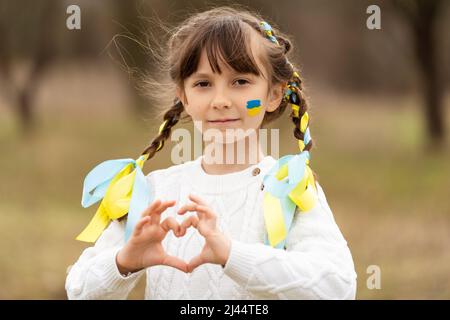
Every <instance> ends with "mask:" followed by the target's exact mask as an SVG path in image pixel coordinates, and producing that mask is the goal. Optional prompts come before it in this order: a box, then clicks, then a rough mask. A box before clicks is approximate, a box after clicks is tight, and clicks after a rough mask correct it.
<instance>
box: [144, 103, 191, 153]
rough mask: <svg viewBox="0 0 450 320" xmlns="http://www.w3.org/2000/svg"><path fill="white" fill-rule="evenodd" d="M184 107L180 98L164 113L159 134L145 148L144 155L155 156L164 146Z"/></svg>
mask: <svg viewBox="0 0 450 320" xmlns="http://www.w3.org/2000/svg"><path fill="white" fill-rule="evenodd" d="M183 110H184V107H183V104H182V103H181V101H180V100H178V99H177V100H175V103H174V105H173V106H172V107H171V108H170V109H169V110H168V111H167V112H166V113H164V116H163V119H164V122H163V123H162V124H161V126H160V127H159V132H158V135H157V136H156V137H155V138H154V139H153V140H152V142H151V143H150V145H149V146H148V147H146V148H145V149H144V151H143V152H142V155H144V156H145V155H148V157H147V160H148V159H151V158H153V156H154V155H155V154H156V152H158V151H159V150H161V149H162V148H163V147H164V141H166V140H167V139H168V138H169V137H170V133H171V131H172V127H173V126H175V125H176V124H177V123H178V121H179V120H180V116H181V113H182V112H183Z"/></svg>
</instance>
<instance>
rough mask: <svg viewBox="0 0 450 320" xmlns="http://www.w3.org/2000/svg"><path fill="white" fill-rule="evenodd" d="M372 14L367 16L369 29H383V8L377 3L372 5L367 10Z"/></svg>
mask: <svg viewBox="0 0 450 320" xmlns="http://www.w3.org/2000/svg"><path fill="white" fill-rule="evenodd" d="M366 13H367V14H370V16H369V17H368V18H367V21H366V26H367V29H369V30H375V29H377V30H380V29H381V9H380V7H379V6H377V5H376V4H373V5H370V6H368V7H367V10H366Z"/></svg>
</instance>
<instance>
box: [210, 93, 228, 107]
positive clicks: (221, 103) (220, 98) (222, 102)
mask: <svg viewBox="0 0 450 320" xmlns="http://www.w3.org/2000/svg"><path fill="white" fill-rule="evenodd" d="M211 106H212V107H213V108H214V109H229V108H230V107H231V101H230V100H229V99H228V98H227V97H226V96H225V94H224V93H222V92H218V93H217V94H216V95H215V96H214V98H213V100H212V102H211Z"/></svg>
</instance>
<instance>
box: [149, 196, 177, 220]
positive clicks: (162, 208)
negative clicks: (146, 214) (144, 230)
mask: <svg viewBox="0 0 450 320" xmlns="http://www.w3.org/2000/svg"><path fill="white" fill-rule="evenodd" d="M175 202H176V201H175V200H171V201H164V202H162V203H161V205H160V206H159V207H158V208H156V209H155V210H154V211H153V213H152V214H151V215H150V216H151V217H152V223H154V224H159V223H160V221H161V214H162V213H163V212H164V211H165V210H166V209H167V208H169V207H173V206H174V205H175Z"/></svg>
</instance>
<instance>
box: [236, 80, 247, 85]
mask: <svg viewBox="0 0 450 320" xmlns="http://www.w3.org/2000/svg"><path fill="white" fill-rule="evenodd" d="M239 81H240V83H239V85H245V84H247V83H249V82H248V81H247V80H245V79H237V80H236V82H239Z"/></svg>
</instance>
